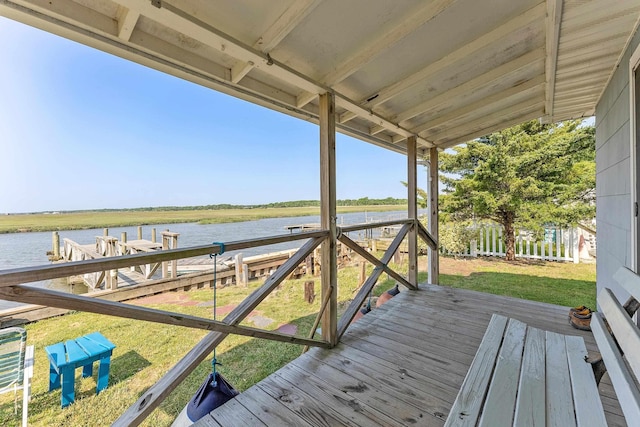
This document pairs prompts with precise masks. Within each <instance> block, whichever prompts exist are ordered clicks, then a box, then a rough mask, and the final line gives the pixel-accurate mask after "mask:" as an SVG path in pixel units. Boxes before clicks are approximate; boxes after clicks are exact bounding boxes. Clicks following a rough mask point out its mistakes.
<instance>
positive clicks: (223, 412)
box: [197, 399, 265, 427]
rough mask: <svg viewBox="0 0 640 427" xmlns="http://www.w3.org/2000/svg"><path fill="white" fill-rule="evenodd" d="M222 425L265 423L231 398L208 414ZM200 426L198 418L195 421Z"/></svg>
mask: <svg viewBox="0 0 640 427" xmlns="http://www.w3.org/2000/svg"><path fill="white" fill-rule="evenodd" d="M209 415H210V416H211V418H212V419H214V420H215V421H216V422H217V423H218V424H219V425H220V426H222V427H235V426H237V425H243V426H264V425H265V424H264V423H263V422H262V421H260V419H259V418H258V417H256V416H255V415H254V414H253V413H251V411H249V410H248V409H247V408H246V407H244V406H243V405H242V404H241V403H240V402H238V400H236V399H231V400H229V401H228V402H227V403H225V404H224V405H222V406H221V407H220V408H218V410H217V411H216V413H215V418H214V417H213V415H211V414H209ZM197 425H198V426H200V420H198V423H197Z"/></svg>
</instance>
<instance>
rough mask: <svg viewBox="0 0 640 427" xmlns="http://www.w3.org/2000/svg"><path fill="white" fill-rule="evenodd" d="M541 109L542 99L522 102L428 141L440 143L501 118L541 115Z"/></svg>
mask: <svg viewBox="0 0 640 427" xmlns="http://www.w3.org/2000/svg"><path fill="white" fill-rule="evenodd" d="M543 108H544V101H543V100H542V99H541V100H539V101H535V100H533V101H532V100H526V101H524V102H520V103H519V104H516V105H512V106H509V107H507V108H503V109H501V110H499V111H495V112H493V113H491V114H485V115H483V116H482V117H479V118H477V119H475V120H472V121H469V122H466V123H464V124H463V125H461V126H458V127H453V128H450V129H446V130H444V131H442V132H440V133H437V134H435V135H432V136H431V137H430V139H431V140H432V141H442V140H444V139H447V138H448V137H450V136H451V135H456V134H458V135H459V134H460V132H461V131H462V132H464V130H465V129H477V128H482V127H483V125H486V124H487V123H492V122H496V121H499V120H500V119H501V118H504V117H505V116H507V117H509V116H511V117H513V116H521V115H523V114H527V113H530V112H532V111H538V113H539V114H540V115H542V113H543Z"/></svg>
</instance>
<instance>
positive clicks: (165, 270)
mask: <svg viewBox="0 0 640 427" xmlns="http://www.w3.org/2000/svg"><path fill="white" fill-rule="evenodd" d="M154 230H155V229H154ZM168 249H169V238H168V237H165V235H164V233H162V250H163V251H166V250H168ZM168 277H169V261H164V262H163V263H162V278H163V279H167V278H168Z"/></svg>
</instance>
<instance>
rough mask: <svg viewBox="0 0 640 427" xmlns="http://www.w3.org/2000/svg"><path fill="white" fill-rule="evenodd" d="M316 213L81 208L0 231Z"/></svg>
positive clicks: (6, 221)
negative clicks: (94, 209) (91, 209)
mask: <svg viewBox="0 0 640 427" xmlns="http://www.w3.org/2000/svg"><path fill="white" fill-rule="evenodd" d="M403 209H406V206H404V205H375V206H339V207H338V208H337V210H338V213H352V212H365V211H368V212H389V211H396V210H403ZM319 214H320V208H318V207H295V208H257V209H219V210H150V211H143V210H123V211H82V212H71V213H58V214H24V215H0V233H16V232H31V231H55V230H58V231H60V230H82V229H89V228H105V227H128V226H137V225H153V224H176V223H185V222H196V223H200V224H219V223H227V222H242V221H254V220H258V219H265V218H286V217H295V216H308V215H319Z"/></svg>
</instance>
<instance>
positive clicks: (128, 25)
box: [117, 6, 140, 42]
mask: <svg viewBox="0 0 640 427" xmlns="http://www.w3.org/2000/svg"><path fill="white" fill-rule="evenodd" d="M138 18H140V14H139V13H138V12H136V11H135V10H131V9H127V8H126V7H123V6H118V14H117V20H118V38H119V39H121V40H124V41H126V42H128V41H129V39H130V38H131V34H133V30H134V29H135V28H136V24H137V23H138Z"/></svg>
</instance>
